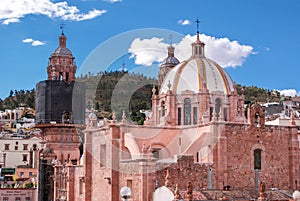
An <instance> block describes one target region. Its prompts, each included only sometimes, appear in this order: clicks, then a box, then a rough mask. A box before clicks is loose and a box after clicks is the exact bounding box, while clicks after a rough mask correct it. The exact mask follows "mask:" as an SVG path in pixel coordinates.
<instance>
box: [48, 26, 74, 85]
mask: <svg viewBox="0 0 300 201" xmlns="http://www.w3.org/2000/svg"><path fill="white" fill-rule="evenodd" d="M66 43H67V37H66V36H65V34H64V32H63V31H62V33H61V35H60V36H59V46H58V48H56V50H55V51H54V52H53V53H52V54H51V56H50V58H49V63H48V67H47V73H48V80H63V81H65V82H67V83H70V82H72V81H74V80H75V73H76V63H75V59H74V57H73V54H72V52H71V50H69V49H68V48H67V47H66Z"/></svg>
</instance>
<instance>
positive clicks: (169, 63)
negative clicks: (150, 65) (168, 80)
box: [158, 36, 179, 88]
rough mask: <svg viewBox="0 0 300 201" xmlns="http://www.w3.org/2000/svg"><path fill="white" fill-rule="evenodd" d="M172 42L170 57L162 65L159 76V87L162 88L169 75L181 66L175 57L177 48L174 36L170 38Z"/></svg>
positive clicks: (169, 48)
mask: <svg viewBox="0 0 300 201" xmlns="http://www.w3.org/2000/svg"><path fill="white" fill-rule="evenodd" d="M170 39H171V42H170V45H169V46H168V57H167V58H165V59H164V60H163V62H162V63H161V65H160V69H159V74H158V86H159V88H160V86H161V84H162V83H163V81H164V79H165V76H166V75H167V73H168V72H169V71H170V70H171V69H172V68H174V67H175V66H176V65H177V64H179V60H178V59H177V58H176V57H175V54H174V51H175V47H174V46H173V45H172V36H170Z"/></svg>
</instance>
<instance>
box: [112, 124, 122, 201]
mask: <svg viewBox="0 0 300 201" xmlns="http://www.w3.org/2000/svg"><path fill="white" fill-rule="evenodd" d="M109 127H110V137H111V142H110V143H111V150H110V151H111V153H110V155H111V159H110V160H111V170H110V171H111V196H110V197H111V200H112V201H115V200H116V201H117V200H119V199H120V186H119V184H120V177H119V176H120V175H119V170H120V149H121V147H120V140H121V139H120V137H121V136H120V127H119V126H117V125H116V124H115V122H113V123H112V124H110V125H109Z"/></svg>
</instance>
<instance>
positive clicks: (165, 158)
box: [40, 32, 300, 201]
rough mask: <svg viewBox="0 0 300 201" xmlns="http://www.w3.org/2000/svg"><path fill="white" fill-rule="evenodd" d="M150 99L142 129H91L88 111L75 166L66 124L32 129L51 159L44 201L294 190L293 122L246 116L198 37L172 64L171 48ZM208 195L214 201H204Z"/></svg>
mask: <svg viewBox="0 0 300 201" xmlns="http://www.w3.org/2000/svg"><path fill="white" fill-rule="evenodd" d="M49 69H50V70H51V68H49V67H48V74H49V73H50V74H53V76H52V77H56V78H55V80H56V79H59V73H56V72H55V71H52V72H51V71H49ZM70 72H71V71H70ZM66 75H67V74H62V76H63V77H64V76H66ZM57 76H58V78H57ZM69 77H70V74H69ZM49 79H51V77H50V78H49ZM70 79H72V76H71V77H70ZM66 81H67V80H66ZM152 93H153V94H152V115H151V116H149V118H147V120H146V121H145V124H144V125H143V126H138V125H132V124H129V123H128V122H127V120H126V115H125V113H124V114H123V116H122V119H121V120H120V121H117V120H116V115H115V114H114V115H113V117H112V120H105V121H104V124H103V125H101V126H99V124H98V119H97V116H96V115H95V114H94V113H90V114H89V115H88V121H87V122H86V129H85V130H84V133H85V143H84V149H83V155H82V156H81V158H79V154H78V152H76V146H77V145H78V141H77V138H76V132H75V130H74V128H75V127H74V124H72V123H71V124H66V122H61V123H59V124H55V125H54V124H41V125H40V127H43V128H44V132H45V139H46V141H45V143H46V145H47V146H46V147H48V149H47V150H44V152H43V153H41V155H42V156H43V157H44V158H45V159H44V162H47V164H48V165H50V164H49V161H50V162H51V161H53V162H52V165H50V166H51V167H52V168H53V169H52V174H53V181H54V182H53V183H51V182H50V184H51V185H52V186H53V192H49V193H53V197H52V198H53V200H69V201H71V200H76V201H99V200H103V201H104V200H105V201H109V200H111V201H116V200H121V197H120V189H121V188H122V187H123V186H128V187H129V188H130V189H131V191H132V195H131V199H130V200H135V201H152V200H154V201H156V200H157V197H155V196H156V195H157V193H159V191H160V190H163V189H164V188H167V189H170V192H171V194H172V195H173V196H174V199H175V200H176V199H178V200H179V197H182V198H183V199H185V200H193V199H194V200H199V199H206V200H207V199H213V198H214V199H223V197H218V193H217V192H222V191H223V190H226V191H240V192H245V191H249V192H251V191H255V190H258V189H259V187H260V184H261V183H262V182H264V183H265V184H266V186H267V189H271V188H276V189H280V190H284V191H289V190H295V189H298V188H299V182H300V175H299V165H300V163H299V140H298V127H297V126H296V125H295V120H294V117H293V116H292V117H291V119H290V125H288V126H269V125H265V117H264V110H263V108H262V106H260V105H259V104H257V103H255V104H253V105H249V106H248V107H247V110H246V108H245V107H244V95H238V94H237V90H236V88H235V84H234V82H233V81H232V79H231V78H230V76H229V75H228V74H227V73H226V72H225V71H224V69H222V68H221V67H220V66H219V65H218V64H217V63H216V62H214V61H212V60H210V59H208V58H206V57H205V44H204V43H203V42H202V41H201V40H200V38H199V33H198V32H197V39H196V41H195V42H194V43H192V55H191V57H190V59H188V60H186V61H183V62H179V61H178V59H177V58H176V57H175V55H174V47H172V46H170V47H169V48H168V57H167V58H166V59H165V60H164V61H163V63H162V65H161V70H160V73H159V89H158V90H156V89H155V88H153V90H152ZM68 122H69V120H68ZM61 129H64V130H65V132H66V131H67V132H68V133H67V134H64V135H62V134H61V131H62V130H61ZM72 129H73V130H72ZM62 136H64V137H70V138H66V140H63V141H64V145H63V146H65V149H62V143H60V142H62V141H59V140H57V139H58V137H62ZM60 140H62V139H60ZM66 144H67V145H70V148H71V149H70V150H73V151H74V152H72V151H71V152H72V153H71V152H70V150H69V149H68V148H67V146H66ZM71 145H74V146H71ZM75 145H76V146H75ZM69 152H70V153H71V154H70V153H69ZM68 153H69V155H68ZM73 153H74V154H73ZM66 154H67V155H66ZM46 159H47V160H46ZM50 159H51V160H50ZM53 159H54V160H53ZM75 159H76V160H75ZM187 186H188V189H187V191H186V187H187ZM175 187H176V190H175ZM263 191H264V190H261V192H263ZM204 192H206V194H205V193H204ZM212 192H214V195H213V196H215V197H213V196H210V197H209V196H208V195H209V194H213V193H212ZM172 195H171V196H172ZM193 196H194V197H193ZM256 198H257V197H247V198H245V197H244V200H247V199H248V200H250V199H256Z"/></svg>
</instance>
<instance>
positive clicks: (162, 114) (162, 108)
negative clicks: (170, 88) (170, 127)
mask: <svg viewBox="0 0 300 201" xmlns="http://www.w3.org/2000/svg"><path fill="white" fill-rule="evenodd" d="M165 110H166V107H165V102H164V101H162V102H161V116H162V117H164V116H165V115H166V111H165Z"/></svg>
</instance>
